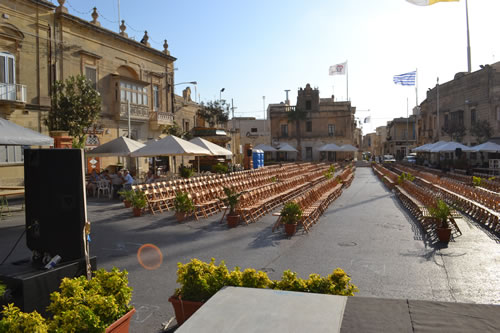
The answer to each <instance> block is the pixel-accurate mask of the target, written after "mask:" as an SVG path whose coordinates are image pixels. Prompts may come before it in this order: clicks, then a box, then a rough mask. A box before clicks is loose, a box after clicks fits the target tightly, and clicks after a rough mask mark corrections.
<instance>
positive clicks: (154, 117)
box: [149, 111, 174, 130]
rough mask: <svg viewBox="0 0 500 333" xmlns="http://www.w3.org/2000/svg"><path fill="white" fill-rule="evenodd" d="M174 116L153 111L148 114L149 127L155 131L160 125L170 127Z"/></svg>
mask: <svg viewBox="0 0 500 333" xmlns="http://www.w3.org/2000/svg"><path fill="white" fill-rule="evenodd" d="M173 123H174V115H173V114H172V113H169V112H159V111H153V112H149V125H150V127H151V129H153V130H157V129H158V128H159V127H160V126H161V125H172V124H173Z"/></svg>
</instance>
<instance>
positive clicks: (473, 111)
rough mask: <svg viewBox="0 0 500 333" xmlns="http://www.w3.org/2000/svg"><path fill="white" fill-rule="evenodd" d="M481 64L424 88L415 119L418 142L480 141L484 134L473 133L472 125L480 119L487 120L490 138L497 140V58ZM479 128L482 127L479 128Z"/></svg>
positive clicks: (499, 100)
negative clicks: (478, 68) (477, 67)
mask: <svg viewBox="0 0 500 333" xmlns="http://www.w3.org/2000/svg"><path fill="white" fill-rule="evenodd" d="M481 67H482V68H481V69H480V70H478V71H476V72H473V73H457V74H456V75H455V77H454V79H453V80H451V81H449V82H446V83H443V84H438V85H437V86H436V87H434V88H432V89H429V90H428V91H427V98H426V99H425V100H424V101H423V102H422V103H421V104H420V114H419V115H418V120H417V122H418V144H419V145H422V144H425V143H432V142H436V141H439V140H446V141H458V142H462V143H463V144H466V145H475V144H478V143H481V142H480V141H484V140H485V137H478V136H477V135H475V131H474V127H475V126H477V125H479V124H480V123H484V122H486V123H488V124H489V127H490V130H491V135H490V138H496V139H497V140H500V62H497V63H495V64H492V65H484V66H481ZM438 111H439V113H438ZM438 116H439V119H438ZM481 132H482V133H484V132H485V131H484V129H481V128H479V133H481Z"/></svg>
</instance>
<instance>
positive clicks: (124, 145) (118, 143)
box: [87, 136, 144, 157]
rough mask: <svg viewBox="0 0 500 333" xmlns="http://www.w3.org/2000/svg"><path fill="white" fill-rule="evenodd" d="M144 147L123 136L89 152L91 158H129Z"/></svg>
mask: <svg viewBox="0 0 500 333" xmlns="http://www.w3.org/2000/svg"><path fill="white" fill-rule="evenodd" d="M142 147H144V144H142V143H140V142H139V141H135V140H132V139H129V138H127V137H124V136H121V137H119V138H116V139H114V140H111V141H109V142H106V143H104V144H102V145H100V146H99V147H97V148H94V149H92V150H91V151H89V152H87V155H89V156H98V157H107V156H129V155H130V153H131V152H133V151H136V150H137V149H140V148H142Z"/></svg>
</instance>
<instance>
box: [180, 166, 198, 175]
mask: <svg viewBox="0 0 500 333" xmlns="http://www.w3.org/2000/svg"><path fill="white" fill-rule="evenodd" d="M179 173H180V174H181V177H182V178H191V177H192V176H193V174H194V171H193V169H191V168H188V167H184V166H183V167H181V168H180V169H179Z"/></svg>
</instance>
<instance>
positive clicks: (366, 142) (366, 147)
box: [361, 133, 377, 156]
mask: <svg viewBox="0 0 500 333" xmlns="http://www.w3.org/2000/svg"><path fill="white" fill-rule="evenodd" d="M376 145H377V133H368V134H365V135H364V136H363V144H362V146H361V148H362V150H363V152H364V153H367V152H369V153H370V156H375V155H376Z"/></svg>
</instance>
